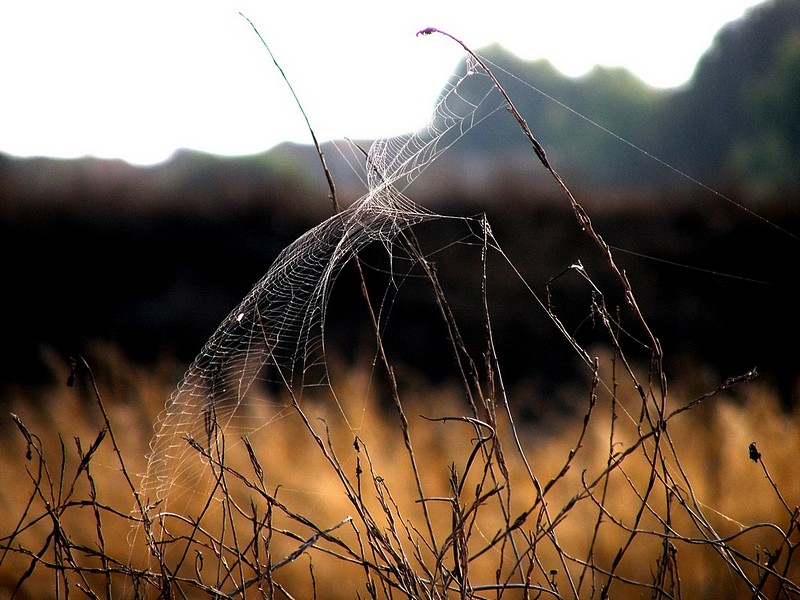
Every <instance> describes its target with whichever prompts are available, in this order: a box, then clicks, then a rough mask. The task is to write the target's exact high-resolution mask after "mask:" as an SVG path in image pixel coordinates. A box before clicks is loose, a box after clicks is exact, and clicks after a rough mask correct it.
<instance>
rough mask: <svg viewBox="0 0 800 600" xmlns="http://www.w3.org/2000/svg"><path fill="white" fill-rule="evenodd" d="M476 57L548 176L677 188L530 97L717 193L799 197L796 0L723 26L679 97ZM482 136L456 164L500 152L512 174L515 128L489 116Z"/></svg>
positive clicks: (601, 72) (498, 56)
mask: <svg viewBox="0 0 800 600" xmlns="http://www.w3.org/2000/svg"><path fill="white" fill-rule="evenodd" d="M678 35H680V32H676V36H678ZM482 54H483V55H484V56H486V57H487V58H488V59H489V60H490V61H491V62H493V63H494V64H496V65H498V66H499V67H501V70H498V73H497V74H499V79H500V80H501V83H502V84H503V86H504V87H505V88H506V89H507V91H508V92H509V93H510V95H511V97H512V99H513V100H514V101H515V103H516V105H517V108H518V109H520V112H521V113H522V114H523V116H524V117H525V118H526V120H527V121H528V123H529V125H530V126H531V128H532V130H533V132H534V134H535V135H536V136H537V138H538V139H539V141H541V142H542V143H543V144H544V146H545V148H547V149H548V154H549V155H550V156H551V157H553V158H554V164H555V165H556V168H557V169H559V170H560V171H561V172H562V175H565V176H566V177H567V178H568V180H570V181H573V182H579V184H580V185H582V186H584V187H585V188H587V189H591V190H595V191H596V190H597V189H598V186H599V187H600V188H601V189H605V190H613V191H619V190H629V191H637V192H642V191H649V190H653V189H654V188H655V189H659V190H661V191H664V190H670V189H680V188H681V186H686V185H687V182H686V181H681V180H680V178H676V177H675V174H674V172H671V171H670V170H669V169H665V168H664V167H663V165H660V164H658V163H657V162H656V161H653V160H652V159H650V158H648V157H645V156H644V155H642V153H640V152H638V151H636V150H635V149H633V148H632V147H631V146H629V145H627V144H625V143H622V142H620V141H619V140H618V139H615V138H614V136H611V135H609V134H608V133H607V132H605V131H603V130H602V129H601V128H598V127H596V126H594V125H593V124H591V123H589V122H588V121H587V120H584V119H580V118H576V116H575V115H574V114H572V113H571V111H569V110H568V109H567V108H565V107H564V106H560V105H559V104H558V103H556V102H553V101H552V100H551V99H549V98H547V97H546V96H545V95H544V94H541V93H538V90H542V91H543V92H545V93H546V94H547V95H549V96H551V97H553V98H555V99H557V100H558V101H559V102H561V103H563V104H564V105H566V106H568V107H570V108H572V109H574V110H575V111H576V112H578V113H580V114H581V115H584V116H585V117H586V118H587V119H591V120H592V121H594V122H595V123H597V124H599V125H600V126H602V127H604V128H606V129H608V130H610V131H612V132H614V133H615V134H617V135H618V136H620V137H621V138H624V139H625V140H627V141H629V142H630V143H632V144H635V145H636V146H638V147H639V148H642V149H643V150H645V151H647V152H650V153H652V154H654V155H655V156H657V157H658V158H660V159H662V160H663V161H664V162H666V163H669V164H670V165H672V166H674V167H675V168H677V169H679V170H681V171H683V172H684V173H686V174H688V175H690V176H691V177H693V178H696V179H699V180H700V181H702V182H703V183H705V184H707V185H709V186H711V187H714V188H715V189H718V190H721V191H723V192H725V193H729V194H730V193H733V194H743V195H746V196H748V197H750V198H752V199H754V200H759V201H767V200H776V199H780V200H786V196H787V194H796V193H797V192H798V190H800V168H799V167H798V165H800V2H799V1H798V0H772V1H771V2H766V3H764V4H761V5H758V6H757V7H755V8H753V9H751V10H750V11H749V12H748V13H747V14H746V15H745V17H744V18H742V19H740V20H737V21H734V22H732V23H730V24H728V25H727V26H726V27H724V28H723V29H722V30H721V31H720V32H719V33H718V35H717V36H716V38H715V40H714V43H713V45H712V47H711V48H710V49H709V50H708V51H707V52H706V54H705V55H704V56H703V57H702V59H701V61H700V62H699V64H698V66H697V68H696V71H695V73H694V76H693V78H692V79H691V81H690V82H689V83H688V84H687V85H686V86H684V87H681V88H677V89H667V90H660V89H655V88H652V87H649V86H647V85H646V84H645V83H644V82H642V81H641V80H639V79H637V78H636V77H635V76H634V75H632V74H631V73H630V72H628V71H626V70H624V69H619V68H603V67H596V68H595V69H594V70H592V71H591V72H589V73H588V74H587V75H585V76H583V77H581V78H576V79H571V78H566V77H564V76H562V75H561V74H560V73H558V72H557V71H556V70H555V69H554V68H553V67H552V66H551V65H550V64H549V63H548V62H547V61H537V62H526V61H523V60H521V59H519V58H517V57H515V56H514V55H512V54H510V53H508V52H507V51H505V50H504V49H503V48H501V47H499V46H492V47H489V48H486V49H484V50H483V51H482ZM464 68H465V67H462V68H461V69H460V70H457V74H458V75H461V74H463V73H464ZM503 70H505V71H507V72H508V73H503ZM509 73H510V74H513V76H512V75H509ZM520 80H524V82H527V83H528V84H529V85H525V84H524V83H522V82H521V81H520ZM531 86H532V87H531ZM481 132H482V133H481V134H480V135H476V136H473V137H471V138H469V140H468V141H467V143H466V144H464V145H462V146H461V147H460V148H457V149H456V152H455V153H454V155H455V154H458V153H459V152H460V153H461V154H467V153H469V154H484V155H485V156H486V158H487V159H488V158H489V156H490V155H491V156H493V157H494V160H496V159H497V156H496V153H501V154H504V155H505V156H504V157H503V160H501V163H502V164H506V165H509V168H510V169H512V170H513V169H515V168H516V166H517V162H515V160H514V159H513V154H515V153H519V149H520V147H521V146H524V145H526V140H524V139H523V137H522V135H521V134H520V132H519V128H518V127H517V124H516V123H515V122H514V121H513V120H512V119H509V118H507V115H496V116H495V117H493V120H492V121H491V123H490V125H489V126H485V127H482V128H481ZM515 141H516V142H518V144H519V145H517V146H514V142H515ZM450 158H451V160H452V161H454V162H455V161H457V160H459V158H458V157H456V156H451V157H450Z"/></svg>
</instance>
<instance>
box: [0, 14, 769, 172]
mask: <svg viewBox="0 0 800 600" xmlns="http://www.w3.org/2000/svg"><path fill="white" fill-rule="evenodd" d="M759 3H760V1H759V0H720V1H712V0H708V1H703V0H701V1H698V0H669V1H666V0H665V1H661V0H647V1H645V0H606V1H604V2H597V0H559V1H553V0H527V1H525V2H522V1H520V2H507V1H503V0H492V1H489V2H481V3H473V2H470V1H468V0H444V1H438V2H437V1H436V0H404V2H402V3H397V2H391V3H390V2H384V1H382V0H378V1H376V0H337V1H330V0H329V1H326V2H318V3H317V2H307V1H303V0H259V1H255V0H217V1H211V0H137V1H135V2H134V1H125V0H103V1H92V0H74V1H65V0H3V1H2V2H0V152H6V153H10V154H15V155H20V156H33V155H46V156H59V157H75V156H82V155H94V156H101V157H119V158H123V159H125V160H128V161H130V162H134V163H140V164H147V163H154V162H159V161H162V160H164V159H166V158H168V157H169V156H170V155H171V154H172V153H173V152H174V151H175V150H176V149H178V148H193V149H198V150H202V151H206V152H211V153H217V154H224V155H239V154H251V153H256V152H261V151H263V150H266V149H268V148H270V147H272V146H274V145H275V144H277V143H279V142H281V141H284V140H293V141H300V142H310V141H311V140H310V137H309V133H308V130H307V128H306V126H305V123H304V121H303V120H302V117H301V115H300V113H299V111H298V109H297V107H296V105H295V104H294V101H293V99H292V97H291V95H290V93H289V91H288V89H287V87H286V84H285V83H284V82H283V80H282V79H281V78H280V75H279V73H278V71H277V69H276V68H275V66H274V65H273V63H272V61H271V59H270V57H269V55H268V54H267V52H266V51H265V50H264V48H263V46H261V42H260V41H259V40H258V38H257V36H256V35H255V33H254V32H253V30H252V28H251V27H250V25H249V24H248V23H247V21H245V19H243V18H242V17H241V16H240V15H239V12H240V11H241V12H242V13H244V14H246V15H247V16H248V17H249V18H250V19H251V20H252V21H253V23H254V24H255V25H256V27H258V29H259V31H260V32H261V34H262V36H263V37H264V38H265V40H266V41H267V43H268V44H269V45H270V47H271V49H272V51H273V53H274V54H275V56H276V58H277V60H278V62H279V63H280V65H281V67H282V68H283V69H284V71H285V72H286V75H287V77H288V78H289V80H290V82H291V83H292V85H293V86H294V88H295V91H296V92H297V95H298V97H299V98H300V101H301V102H302V103H303V106H304V108H305V110H306V112H307V114H308V116H309V119H310V121H311V125H312V126H313V128H314V130H315V132H316V134H317V137H318V138H320V139H321V140H324V139H332V138H342V137H350V138H377V137H385V136H388V135H394V134H399V133H404V132H407V131H412V130H415V129H418V128H419V127H420V126H422V125H424V124H425V123H426V122H427V120H428V117H429V116H430V112H431V110H432V107H433V102H434V100H435V99H436V96H437V95H438V93H439V91H440V90H441V88H442V86H443V84H444V83H445V81H446V80H447V78H448V76H449V75H450V73H451V72H452V71H453V69H454V67H455V65H456V64H457V62H458V60H460V58H461V57H462V55H463V53H462V51H461V48H459V47H457V46H456V45H455V44H454V43H453V42H452V41H450V40H447V39H446V38H444V37H442V36H438V35H437V36H428V37H419V38H417V37H415V35H414V34H415V32H416V31H418V30H420V29H423V28H425V27H428V26H434V27H438V28H440V29H443V30H445V31H448V32H450V33H452V34H453V35H455V36H456V37H459V38H461V39H462V40H464V41H465V42H466V43H467V44H468V45H469V46H470V47H472V48H473V49H479V48H480V47H482V46H486V45H488V44H490V43H492V42H499V43H501V44H503V45H504V46H505V47H506V48H508V49H509V50H511V51H512V52H515V53H516V54H518V55H519V56H521V57H523V58H526V59H536V58H547V59H549V60H550V61H551V62H552V63H553V64H554V65H555V66H556V67H557V68H558V69H560V70H561V71H563V72H564V73H566V74H568V75H579V74H582V73H584V72H586V71H587V70H589V69H590V68H591V66H592V65H594V64H603V65H621V66H624V67H627V68H628V69H630V70H631V71H633V72H634V73H635V74H636V75H638V76H639V77H640V78H642V79H643V80H645V81H646V82H648V83H650V84H652V85H655V86H660V87H668V86H674V85H679V84H681V83H684V82H685V81H686V80H688V79H689V77H690V76H691V74H692V71H693V69H694V66H695V63H696V61H697V59H698V58H699V57H700V55H701V54H702V53H703V52H704V51H705V50H706V49H707V48H708V46H709V45H710V44H711V41H712V39H713V37H714V35H715V33H716V32H717V30H718V29H719V28H720V27H721V26H723V25H724V24H725V23H727V22H728V21H731V20H733V19H736V18H738V17H740V16H741V15H742V14H743V13H744V11H745V10H746V9H747V8H748V7H749V6H753V5H755V4H759Z"/></svg>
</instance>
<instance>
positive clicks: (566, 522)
mask: <svg viewBox="0 0 800 600" xmlns="http://www.w3.org/2000/svg"><path fill="white" fill-rule="evenodd" d="M52 363H53V372H54V379H56V381H55V382H54V383H53V384H52V385H51V386H46V387H43V388H40V389H37V390H18V391H16V392H12V393H11V395H10V396H9V397H7V398H5V399H4V400H5V406H6V407H7V410H6V415H5V416H4V417H3V422H2V427H3V429H2V431H3V437H4V444H3V445H2V450H0V453H1V454H0V461H2V465H3V466H2V473H3V485H2V486H0V507H2V519H1V520H0V536H2V540H3V543H2V546H1V547H0V548H1V551H2V553H1V554H0V559H1V560H2V562H0V595H2V597H4V598H6V597H12V595H13V597H15V598H55V597H84V596H86V597H105V596H109V597H114V598H119V597H148V598H149V597H169V596H167V594H166V593H165V592H164V589H166V588H165V587H162V588H161V589H159V587H158V586H159V585H160V583H159V582H163V579H160V578H161V577H164V576H165V575H164V570H163V569H162V568H161V566H160V565H159V563H158V561H155V560H154V559H153V558H152V556H150V551H149V550H148V547H147V545H146V544H145V542H144V539H145V536H144V534H143V533H142V530H141V529H139V532H138V534H137V535H135V536H134V535H133V534H132V531H133V529H132V526H131V519H132V517H131V514H133V515H136V511H135V510H134V506H135V502H134V496H133V494H132V491H131V488H130V486H129V484H128V482H127V481H126V479H125V476H124V473H123V472H122V469H121V467H120V459H119V457H118V455H117V454H116V452H115V451H114V447H113V443H112V439H111V436H110V433H112V432H113V434H114V440H113V441H114V442H116V444H117V446H118V448H119V452H120V454H121V456H122V458H123V460H124V464H125V468H126V470H127V472H128V473H129V474H130V476H131V480H132V483H133V484H134V485H138V478H137V476H136V474H139V473H142V472H143V470H144V469H145V466H146V461H145V456H146V454H147V451H148V444H149V442H150V438H151V435H152V433H153V429H152V427H153V423H154V422H155V421H156V417H157V415H158V413H159V412H160V411H161V410H162V408H163V406H164V402H165V399H166V398H167V397H168V396H169V395H170V393H171V391H172V389H173V388H174V385H175V382H176V380H177V378H178V375H179V374H180V371H181V369H180V368H179V367H178V366H177V365H175V364H174V363H171V362H169V361H164V365H163V368H162V369H161V370H160V371H156V372H154V371H150V370H146V369H143V368H142V367H137V366H134V365H133V364H130V363H128V362H127V361H125V360H124V359H123V358H122V357H121V355H120V354H119V353H118V352H116V351H115V350H114V349H113V348H108V347H100V348H98V349H97V352H96V356H95V358H94V359H90V360H89V364H90V365H91V366H92V369H93V372H94V374H95V377H96V382H97V391H98V394H99V397H100V399H101V400H102V404H100V403H98V400H97V398H96V397H95V394H94V392H93V390H92V388H91V385H90V383H91V379H90V378H88V376H87V374H86V373H84V374H83V376H80V373H79V378H78V381H77V383H76V384H75V385H74V386H73V387H67V386H66V385H65V384H64V381H65V380H66V378H67V376H68V375H69V373H70V368H69V365H68V364H65V363H62V362H61V361H60V360H59V359H58V358H55V357H54V358H53V359H52ZM612 368H613V365H612V364H611V363H610V361H609V360H605V361H603V362H602V363H601V365H600V369H599V373H600V377H601V380H602V381H603V382H606V383H607V382H613V381H617V379H616V378H614V377H613V376H612V377H609V374H611V373H612V371H611V369H612ZM379 378H380V374H379V373H378V372H377V369H375V368H369V367H366V366H359V365H355V366H342V367H340V368H338V369H337V379H336V380H337V381H338V385H337V397H338V399H339V403H340V406H337V405H336V404H335V403H332V402H330V401H329V400H328V399H325V398H315V397H313V396H309V397H307V398H303V399H302V403H301V406H302V413H301V412H300V411H298V410H297V409H296V408H293V407H292V406H291V405H288V404H285V405H278V404H275V403H273V406H272V407H271V408H270V406H269V403H267V402H265V403H264V406H263V407H261V408H257V409H253V410H254V414H253V417H252V418H253V419H255V420H257V422H259V423H266V422H268V423H269V424H268V425H266V426H264V427H262V428H261V429H260V430H259V431H256V432H253V433H252V434H251V435H250V436H249V439H250V441H251V444H252V449H253V450H254V452H255V456H256V458H255V460H253V459H252V458H251V457H250V456H249V455H248V453H247V452H246V451H245V449H244V447H243V444H242V443H241V442H240V441H239V440H238V436H236V435H233V433H234V432H232V431H230V430H229V431H227V432H226V434H225V441H226V448H225V456H224V458H225V460H224V462H225V465H226V468H227V469H229V470H226V471H225V473H226V477H224V478H222V479H219V478H218V479H217V481H218V482H219V481H222V482H223V484H224V485H225V487H224V493H223V494H220V492H219V491H217V493H216V494H214V499H213V500H212V501H211V502H210V503H209V504H210V506H209V507H206V504H207V501H208V498H209V495H208V492H202V490H203V489H204V488H202V487H201V486H200V485H199V484H197V483H196V482H195V483H192V484H191V488H192V489H191V490H190V492H189V493H186V494H181V495H180V497H176V498H175V499H174V500H172V501H171V502H170V504H168V505H167V507H168V508H167V510H169V511H172V510H174V511H175V512H176V513H179V514H183V515H192V516H194V517H197V520H196V521H193V522H192V521H188V520H187V521H181V520H179V519H177V518H171V517H169V516H167V517H165V518H164V521H163V523H164V526H165V527H166V529H167V530H168V531H169V534H168V536H167V537H169V538H171V539H172V540H173V542H172V543H171V544H168V545H166V546H164V548H168V549H167V550H166V551H165V553H164V558H163V561H164V562H163V564H166V565H172V567H174V571H172V576H173V585H172V588H171V589H172V592H171V593H172V594H173V596H172V597H184V596H185V597H191V598H195V597H275V598H289V597H291V598H311V597H317V598H356V597H362V598H365V597H370V596H371V595H372V596H374V597H389V596H391V597H454V598H455V597H473V598H497V597H508V598H529V597H530V598H533V597H541V598H548V597H576V596H577V597H580V598H590V597H592V598H593V597H603V596H604V594H607V597H611V598H640V597H658V598H669V597H680V598H737V597H739V598H749V597H769V598H773V597H774V598H795V597H798V593H799V590H800V588H799V587H798V586H799V585H800V562H798V560H797V558H796V556H795V555H794V553H795V550H796V548H797V544H798V543H800V531H798V528H799V527H800V524H799V523H798V513H797V509H796V506H797V504H798V502H800V477H798V473H800V471H798V462H797V461H798V458H797V457H798V456H800V416H798V414H797V413H793V414H786V413H784V412H781V410H780V408H779V404H778V402H777V401H776V399H775V395H774V394H773V392H772V390H770V389H769V387H768V386H766V384H763V383H760V382H759V381H758V380H756V381H754V382H748V383H742V384H740V385H737V386H735V387H732V388H731V389H729V390H725V391H722V392H720V393H718V394H716V395H713V396H711V397H709V398H707V399H705V400H704V401H702V402H700V403H698V404H697V405H695V406H693V407H692V408H691V409H690V410H686V411H685V412H682V413H680V414H677V415H676V416H674V417H673V418H671V419H669V420H668V423H667V425H665V426H663V427H662V429H663V431H662V433H663V434H664V435H662V436H661V437H660V438H659V439H660V441H659V442H658V446H656V443H655V439H654V437H653V436H652V434H651V435H649V436H648V435H647V427H646V423H643V422H642V421H641V419H640V412H641V410H642V400H641V399H640V397H639V396H638V394H637V393H636V391H635V389H634V388H633V387H632V386H630V385H623V384H624V380H622V378H620V383H622V384H620V385H618V386H617V387H611V388H610V389H605V388H604V386H603V385H602V384H601V385H598V386H596V388H595V389H594V392H593V390H592V387H591V386H587V388H586V390H585V394H581V393H579V392H577V393H576V398H575V407H576V414H575V415H574V416H573V417H562V418H553V420H552V422H541V423H537V424H536V425H535V426H534V425H531V424H523V423H517V424H516V425H517V427H516V429H517V433H518V435H519V439H520V442H521V445H522V447H523V449H524V456H525V458H526V460H527V463H528V464H529V466H530V469H531V472H532V474H533V476H534V478H532V477H531V474H529V473H528V471H527V468H526V466H525V461H523V460H522V457H521V454H520V453H519V452H518V451H517V450H516V448H515V441H514V438H513V436H512V431H511V428H510V426H509V425H508V422H507V419H504V418H503V416H502V407H499V406H496V407H495V408H496V409H497V415H496V420H495V421H494V425H493V429H494V431H495V435H494V437H492V438H491V439H489V437H490V436H488V435H486V434H487V432H488V431H489V430H488V425H489V424H490V423H491V421H492V417H491V415H490V414H488V413H487V415H484V417H485V419H486V421H485V423H486V426H485V427H484V426H479V427H478V428H477V429H476V428H475V426H474V425H473V424H471V423H468V422H466V421H463V420H461V421H458V420H449V421H442V420H432V419H442V418H444V417H462V416H465V415H471V414H472V413H471V409H469V407H468V406H467V403H466V402H465V400H464V393H463V391H462V390H460V389H459V387H458V386H456V385H453V386H448V385H442V386H439V387H433V386H429V385H426V384H425V383H422V382H416V381H410V382H409V383H407V384H404V385H401V387H400V392H399V394H400V397H401V399H402V407H403V413H404V415H405V418H406V419H407V421H408V427H409V430H408V442H409V443H408V445H407V444H406V441H405V440H404V436H403V434H402V423H401V419H400V417H399V413H398V411H397V410H396V409H395V408H394V407H392V406H391V403H387V401H386V397H385V396H381V392H380V391H378V390H380V389H382V387H381V386H380V385H376V383H375V381H376V379H379ZM691 388H692V385H691V382H681V381H678V382H676V383H675V384H674V385H672V387H671V389H670V392H669V394H668V401H667V406H666V411H665V412H666V413H667V414H669V413H670V412H671V411H672V410H673V409H675V408H678V407H681V406H684V405H686V404H688V403H689V402H691V401H692V400H694V399H695V398H697V397H698V396H699V394H695V393H692V394H691V395H685V394H688V392H686V391H682V390H688V389H691ZM611 390H614V391H615V399H614V401H613V402H612V398H611V394H610V391H611ZM593 395H594V397H595V401H594V403H593V404H592V403H591V402H590V399H591V398H592V397H593ZM101 406H102V407H103V408H104V409H105V410H106V411H107V416H108V424H109V425H110V426H111V431H110V432H108V433H107V434H106V435H105V436H104V437H103V438H102V439H101V440H100V441H99V445H98V446H97V448H96V451H95V452H94V453H93V455H92V456H90V457H89V458H88V459H87V460H85V461H84V464H83V468H82V469H80V470H79V464H80V462H81V459H80V456H82V455H87V454H90V447H91V446H92V444H93V443H94V442H95V440H96V439H97V438H98V433H100V432H101V431H102V430H104V429H105V427H106V422H105V419H104V417H103V414H102V410H101ZM491 408H492V407H491V405H490V407H489V412H491ZM9 412H13V413H14V414H15V415H16V416H17V417H18V419H19V422H20V423H21V424H22V427H18V426H16V425H15V422H14V421H13V420H12V417H11V416H9V414H8V413H9ZM303 415H304V418H305V419H307V421H305V422H304V418H303ZM423 417H427V418H423ZM473 423H475V421H473ZM312 429H313V431H314V432H315V433H316V434H317V435H318V436H319V437H318V438H316V439H315V437H314V435H312ZM23 430H24V431H26V432H28V434H29V435H30V436H31V438H30V442H31V443H30V444H29V443H28V441H27V440H26V436H25V434H24V433H23ZM479 433H480V435H481V436H483V437H482V438H480V439H483V441H482V442H478V440H479V436H478V434H479ZM643 433H644V434H645V435H644V436H643ZM667 434H668V435H667ZM637 440H638V441H637ZM320 441H321V442H322V443H321V444H320ZM237 442H238V443H237ZM752 442H755V443H756V444H757V449H758V451H760V453H761V455H762V456H761V458H760V459H759V460H756V461H754V460H751V457H750V456H749V450H748V449H749V445H750V444H751V443H752ZM409 446H410V447H411V448H412V449H413V459H414V461H415V462H416V473H417V476H416V477H415V470H414V469H413V468H412V467H411V458H410V456H411V454H410V453H409V451H408V447H409ZM79 448H80V450H79ZM323 448H325V449H326V452H327V456H328V457H327V458H326V457H325V455H324V453H323ZM38 452H41V459H40V458H39V457H38V456H39V455H38V454H37V453H38ZM26 453H30V454H29V456H28V457H27V458H26ZM331 457H334V458H333V461H331ZM470 457H472V459H470ZM610 458H611V459H613V460H617V459H621V460H620V461H619V462H615V463H614V465H613V467H612V468H609V460H610ZM198 464H199V460H198ZM254 464H257V465H258V467H259V468H260V471H259V468H256V467H254ZM565 466H568V469H566V471H565V472H564V468H565ZM43 469H46V473H45V472H44V471H43ZM201 471H203V472H205V473H208V472H209V469H208V467H207V466H206V467H201ZM237 474H240V475H242V478H241V479H239V478H238V476H237ZM417 479H418V480H419V486H420V487H421V488H422V490H423V492H422V494H423V495H424V498H426V502H424V503H423V502H420V501H419V500H420V495H421V494H420V492H419V491H418V484H417ZM244 481H248V482H249V484H247V485H244V484H243V483H242V482H244ZM462 482H463V485H460V484H461V483H462ZM551 482H552V483H551ZM348 486H350V487H349V490H350V494H349V495H348V493H347V492H346V488H347V487H348ZM454 488H455V489H458V493H456V492H454ZM537 488H539V490H540V491H541V490H543V489H544V490H546V491H545V492H544V493H545V496H544V497H545V502H544V503H542V502H540V501H539V494H540V492H538V491H537ZM648 489H649V490H650V491H649V492H648ZM201 492H202V493H201ZM423 504H424V505H425V506H426V507H427V508H428V517H427V518H426V517H425V514H424V512H423ZM131 511H133V513H131ZM204 511H205V512H204ZM200 515H202V517H200ZM637 515H638V517H637ZM429 524H430V525H429ZM711 528H713V532H712V529H711ZM632 531H635V532H636V533H635V535H631V532H632ZM12 533H13V536H12V537H9V536H11V534H12ZM181 536H184V537H181ZM187 548H188V550H187ZM35 557H37V558H35ZM615 562H616V564H615ZM178 565H179V566H178ZM767 565H768V566H767ZM269 566H271V567H270V568H268V567H269ZM736 569H740V570H741V575H737V574H736V572H735V571H736ZM259 573H260V575H259ZM746 580H747V581H749V582H750V583H747V581H746ZM20 581H21V584H20ZM609 581H611V585H610V587H608V588H607V589H605V586H606V585H607V584H608V582H609ZM241 582H249V584H248V585H245V586H242V585H241ZM525 583H527V589H523V588H525V586H524V585H522V584H525ZM81 590H85V591H81ZM93 594H96V595H97V596H94V595H93ZM226 594H227V595H226Z"/></svg>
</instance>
